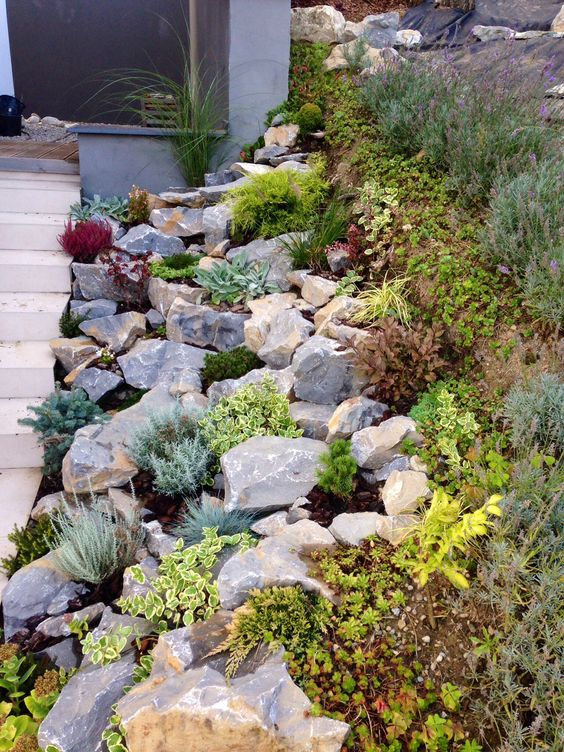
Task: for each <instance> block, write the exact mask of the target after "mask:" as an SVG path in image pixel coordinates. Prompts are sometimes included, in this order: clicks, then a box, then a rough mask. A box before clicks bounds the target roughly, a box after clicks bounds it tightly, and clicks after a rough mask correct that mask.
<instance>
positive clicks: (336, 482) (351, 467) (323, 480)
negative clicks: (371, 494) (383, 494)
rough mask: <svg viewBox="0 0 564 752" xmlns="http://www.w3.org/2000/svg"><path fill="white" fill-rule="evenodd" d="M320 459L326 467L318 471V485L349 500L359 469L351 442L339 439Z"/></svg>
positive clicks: (338, 496)
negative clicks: (352, 451)
mask: <svg viewBox="0 0 564 752" xmlns="http://www.w3.org/2000/svg"><path fill="white" fill-rule="evenodd" d="M320 460H321V463H322V465H323V466H324V469H323V470H321V471H320V470H318V471H317V485H318V486H319V487H320V488H321V489H322V490H323V491H325V492H326V493H329V494H334V495H335V496H337V498H339V499H343V500H344V501H349V500H350V499H351V498H352V495H353V491H354V484H355V480H354V479H355V475H356V471H357V470H358V467H357V464H356V461H355V459H354V457H353V456H352V453H351V442H350V441H346V440H345V439H337V441H334V442H333V443H332V444H331V446H330V447H329V451H328V452H325V453H324V454H322V455H321V457H320Z"/></svg>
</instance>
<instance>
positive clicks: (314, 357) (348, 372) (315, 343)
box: [292, 335, 369, 405]
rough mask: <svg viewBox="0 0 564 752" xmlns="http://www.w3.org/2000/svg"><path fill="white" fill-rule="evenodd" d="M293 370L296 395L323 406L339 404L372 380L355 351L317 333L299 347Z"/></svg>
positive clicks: (293, 362)
mask: <svg viewBox="0 0 564 752" xmlns="http://www.w3.org/2000/svg"><path fill="white" fill-rule="evenodd" d="M292 370H293V372H294V377H295V382H294V393H295V395H296V397H297V398H298V399H301V400H305V401H307V402H316V403H318V404H321V405H335V404H339V403H340V402H342V401H343V400H345V399H348V398H349V397H351V396H353V395H356V394H358V393H359V392H360V391H362V389H363V388H364V387H365V386H366V385H367V384H368V382H369V378H368V375H367V373H366V372H365V371H364V370H363V369H362V368H361V367H360V366H359V365H358V363H357V360H356V357H355V354H354V352H353V350H351V349H350V348H343V346H342V345H340V344H339V343H337V342H335V341H334V340H332V339H328V338H327V337H320V336H318V335H315V336H314V337H311V338H310V339H309V340H308V341H307V342H306V343H305V344H303V345H302V346H301V347H299V348H298V349H297V350H296V354H295V355H294V360H293V361H292Z"/></svg>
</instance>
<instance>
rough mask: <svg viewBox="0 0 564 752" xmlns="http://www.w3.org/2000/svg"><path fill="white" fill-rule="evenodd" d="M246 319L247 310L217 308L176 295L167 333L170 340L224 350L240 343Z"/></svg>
mask: <svg viewBox="0 0 564 752" xmlns="http://www.w3.org/2000/svg"><path fill="white" fill-rule="evenodd" d="M249 318H250V315H249V314H248V313H233V312H232V311H216V310H215V309H214V308H210V307H208V306H204V305H194V304H193V303H187V302H186V301H185V300H182V299H179V298H177V299H176V300H175V301H174V303H173V304H172V306H171V308H170V310H169V312H168V316H167V319H166V334H167V337H168V339H169V340H171V341H172V342H183V343H185V344H189V345H196V346H197V347H215V349H216V350H219V351H220V352H225V351H226V350H232V349H233V348H234V347H237V346H238V345H242V344H243V342H244V341H245V332H244V325H245V321H247V319H249Z"/></svg>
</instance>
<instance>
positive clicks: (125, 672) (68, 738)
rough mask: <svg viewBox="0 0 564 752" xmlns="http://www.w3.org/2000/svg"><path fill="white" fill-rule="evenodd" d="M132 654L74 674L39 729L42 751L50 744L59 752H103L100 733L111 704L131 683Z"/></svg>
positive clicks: (110, 713) (103, 745)
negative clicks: (107, 664) (105, 664)
mask: <svg viewBox="0 0 564 752" xmlns="http://www.w3.org/2000/svg"><path fill="white" fill-rule="evenodd" d="M134 667H135V657H134V655H133V654H132V653H130V654H128V655H126V656H125V657H123V658H121V659H120V660H119V661H116V662H115V663H111V664H110V665H109V666H103V667H98V666H92V665H90V666H88V667H87V668H86V669H83V670H80V671H79V672H78V673H76V674H75V675H74V676H73V677H72V678H71V679H70V681H69V682H68V684H67V685H66V686H65V687H64V689H63V691H62V692H61V694H60V695H59V699H58V700H57V702H56V703H55V705H54V706H53V708H52V709H51V711H50V712H49V714H48V716H47V717H46V718H45V720H44V721H43V723H42V724H41V726H40V727H39V734H38V742H39V746H40V747H41V748H42V749H45V748H46V747H47V745H53V746H54V747H56V748H57V749H58V750H60V752H102V750H104V749H105V748H106V745H105V743H104V742H103V741H102V732H103V731H104V729H105V728H106V726H107V725H108V720H109V718H110V716H111V715H112V705H113V704H114V703H115V702H117V701H118V700H119V698H120V697H121V696H122V694H123V690H124V687H126V686H127V685H128V684H131V680H132V677H133V669H134Z"/></svg>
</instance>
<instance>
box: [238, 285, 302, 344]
mask: <svg viewBox="0 0 564 752" xmlns="http://www.w3.org/2000/svg"><path fill="white" fill-rule="evenodd" d="M295 301H296V295H295V293H293V292H286V293H274V294H272V295H265V297H264V298H259V299H258V300H250V301H249V302H248V304H247V305H248V307H249V309H250V311H251V313H252V316H251V318H250V319H247V320H246V321H245V326H244V332H245V345H246V347H248V349H249V350H251V351H252V352H254V353H257V352H258V351H259V350H260V348H261V347H262V346H263V345H264V343H265V342H266V338H267V337H268V334H269V332H270V327H271V325H272V321H273V319H274V318H275V316H276V315H277V314H278V313H279V312H280V311H286V310H289V309H290V308H292V306H293V304H294V303H295Z"/></svg>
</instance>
